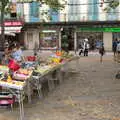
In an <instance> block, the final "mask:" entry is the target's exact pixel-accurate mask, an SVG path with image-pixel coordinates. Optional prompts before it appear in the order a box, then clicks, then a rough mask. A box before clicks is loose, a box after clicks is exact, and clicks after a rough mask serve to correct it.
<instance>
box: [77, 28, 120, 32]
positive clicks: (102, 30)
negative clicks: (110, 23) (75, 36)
mask: <svg viewBox="0 0 120 120" xmlns="http://www.w3.org/2000/svg"><path fill="white" fill-rule="evenodd" d="M77 31H93V32H120V28H112V27H110V28H109V27H103V28H92V27H91V28H90V27H85V28H79V29H77Z"/></svg>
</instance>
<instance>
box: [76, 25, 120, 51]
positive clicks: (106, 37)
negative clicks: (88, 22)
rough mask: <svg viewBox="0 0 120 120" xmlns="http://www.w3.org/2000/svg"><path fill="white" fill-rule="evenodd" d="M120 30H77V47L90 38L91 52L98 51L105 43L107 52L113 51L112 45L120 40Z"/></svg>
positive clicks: (104, 28)
mask: <svg viewBox="0 0 120 120" xmlns="http://www.w3.org/2000/svg"><path fill="white" fill-rule="evenodd" d="M119 33H120V28H116V27H101V28H97V27H96V28H95V27H81V28H77V30H76V37H77V47H78V45H79V44H80V43H81V41H82V40H83V39H85V38H88V40H89V44H90V50H95V49H98V48H99V46H100V44H101V43H102V42H103V43H104V47H105V50H106V51H112V43H113V40H115V39H116V38H117V39H118V40H119V39H120V34H119Z"/></svg>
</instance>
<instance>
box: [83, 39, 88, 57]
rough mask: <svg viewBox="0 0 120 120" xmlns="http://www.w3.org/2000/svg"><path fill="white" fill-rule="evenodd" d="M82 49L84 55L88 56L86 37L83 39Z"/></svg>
mask: <svg viewBox="0 0 120 120" xmlns="http://www.w3.org/2000/svg"><path fill="white" fill-rule="evenodd" d="M83 50H84V56H88V50H89V44H88V39H85V40H84V44H83Z"/></svg>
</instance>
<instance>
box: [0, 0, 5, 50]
mask: <svg viewBox="0 0 120 120" xmlns="http://www.w3.org/2000/svg"><path fill="white" fill-rule="evenodd" d="M3 2H4V1H3ZM3 2H2V8H1V39H0V50H3V49H4V42H5V34H4V31H5V29H4V12H5V11H4V10H5V7H4V5H3Z"/></svg>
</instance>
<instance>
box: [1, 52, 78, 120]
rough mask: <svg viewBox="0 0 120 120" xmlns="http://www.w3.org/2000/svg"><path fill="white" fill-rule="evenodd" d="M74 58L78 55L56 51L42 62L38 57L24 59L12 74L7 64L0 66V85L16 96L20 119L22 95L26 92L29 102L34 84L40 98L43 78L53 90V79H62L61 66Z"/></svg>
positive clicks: (21, 118) (22, 112) (21, 119)
mask: <svg viewBox="0 0 120 120" xmlns="http://www.w3.org/2000/svg"><path fill="white" fill-rule="evenodd" d="M31 58H32V57H31ZM76 59H78V57H76V56H73V55H70V54H67V53H65V52H60V51H57V52H56V53H55V54H52V55H51V56H49V57H48V59H47V60H46V61H44V62H42V61H38V59H37V61H35V59H29V61H25V63H23V64H21V67H20V68H19V69H18V70H15V71H12V74H11V71H10V68H9V67H8V66H3V65H1V66H0V86H2V87H3V88H5V89H6V90H8V91H9V92H10V93H12V94H13V95H15V96H16V99H17V100H18V102H19V107H20V120H23V119H24V107H23V100H24V95H25V94H27V96H28V102H31V101H32V100H31V95H32V94H34V93H33V86H35V88H36V89H37V92H38V96H39V98H41V96H42V91H41V88H42V84H41V81H42V80H43V81H44V80H45V79H46V80H47V81H48V87H49V91H51V90H53V89H54V88H55V83H54V81H55V80H57V81H59V83H62V81H63V78H62V71H61V69H62V67H64V66H65V65H67V63H69V62H70V61H73V60H76ZM55 73H56V74H55ZM53 75H54V77H53ZM31 86H32V87H31Z"/></svg>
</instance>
